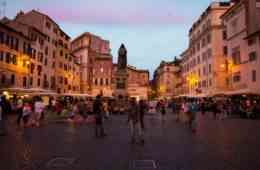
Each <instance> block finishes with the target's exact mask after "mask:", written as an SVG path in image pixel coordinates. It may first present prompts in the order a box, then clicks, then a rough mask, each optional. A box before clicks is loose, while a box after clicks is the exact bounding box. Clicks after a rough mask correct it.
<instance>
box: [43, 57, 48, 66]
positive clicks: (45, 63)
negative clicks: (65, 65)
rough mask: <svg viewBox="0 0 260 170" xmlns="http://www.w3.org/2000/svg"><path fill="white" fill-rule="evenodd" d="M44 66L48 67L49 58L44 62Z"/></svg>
mask: <svg viewBox="0 0 260 170" xmlns="http://www.w3.org/2000/svg"><path fill="white" fill-rule="evenodd" d="M44 65H45V66H47V65H48V59H47V58H45V60H44Z"/></svg>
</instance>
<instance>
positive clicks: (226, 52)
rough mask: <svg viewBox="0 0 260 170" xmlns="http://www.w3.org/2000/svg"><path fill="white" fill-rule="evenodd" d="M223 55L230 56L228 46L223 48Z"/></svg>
mask: <svg viewBox="0 0 260 170" xmlns="http://www.w3.org/2000/svg"><path fill="white" fill-rule="evenodd" d="M223 54H224V55H226V56H227V55H228V48H227V46H224V47H223Z"/></svg>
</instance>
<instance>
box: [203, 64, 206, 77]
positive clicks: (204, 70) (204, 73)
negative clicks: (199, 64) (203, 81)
mask: <svg viewBox="0 0 260 170" xmlns="http://www.w3.org/2000/svg"><path fill="white" fill-rule="evenodd" d="M203 75H204V76H205V75H206V67H205V66H204V67H203Z"/></svg>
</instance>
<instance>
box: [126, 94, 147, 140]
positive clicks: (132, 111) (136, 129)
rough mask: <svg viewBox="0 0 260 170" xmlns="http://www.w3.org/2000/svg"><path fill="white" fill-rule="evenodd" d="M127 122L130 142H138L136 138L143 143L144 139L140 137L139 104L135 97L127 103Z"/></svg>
mask: <svg viewBox="0 0 260 170" xmlns="http://www.w3.org/2000/svg"><path fill="white" fill-rule="evenodd" d="M127 111H128V123H129V128H130V134H131V143H132V144H135V143H138V140H140V142H141V143H142V144H143V143H144V140H143V139H142V138H141V124H140V112H139V106H138V104H137V102H136V99H135V98H132V99H131V100H130V103H129V104H128V108H127Z"/></svg>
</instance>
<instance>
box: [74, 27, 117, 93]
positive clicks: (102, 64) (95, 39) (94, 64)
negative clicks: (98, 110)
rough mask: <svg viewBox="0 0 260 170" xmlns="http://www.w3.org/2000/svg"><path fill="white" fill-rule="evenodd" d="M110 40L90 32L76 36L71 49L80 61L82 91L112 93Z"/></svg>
mask: <svg viewBox="0 0 260 170" xmlns="http://www.w3.org/2000/svg"><path fill="white" fill-rule="evenodd" d="M109 44H110V43H109V41H107V40H104V39H102V38H101V37H99V36H96V35H93V34H91V33H89V32H86V33H83V34H82V35H80V36H78V37H77V38H75V39H74V40H73V41H72V43H71V50H72V53H73V55H75V56H76V57H77V58H78V60H79V61H80V79H81V82H80V89H81V93H88V94H91V95H96V94H97V93H100V92H101V91H102V92H103V93H104V94H107V95H111V89H112V87H111V73H112V56H111V54H110V45H109Z"/></svg>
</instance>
